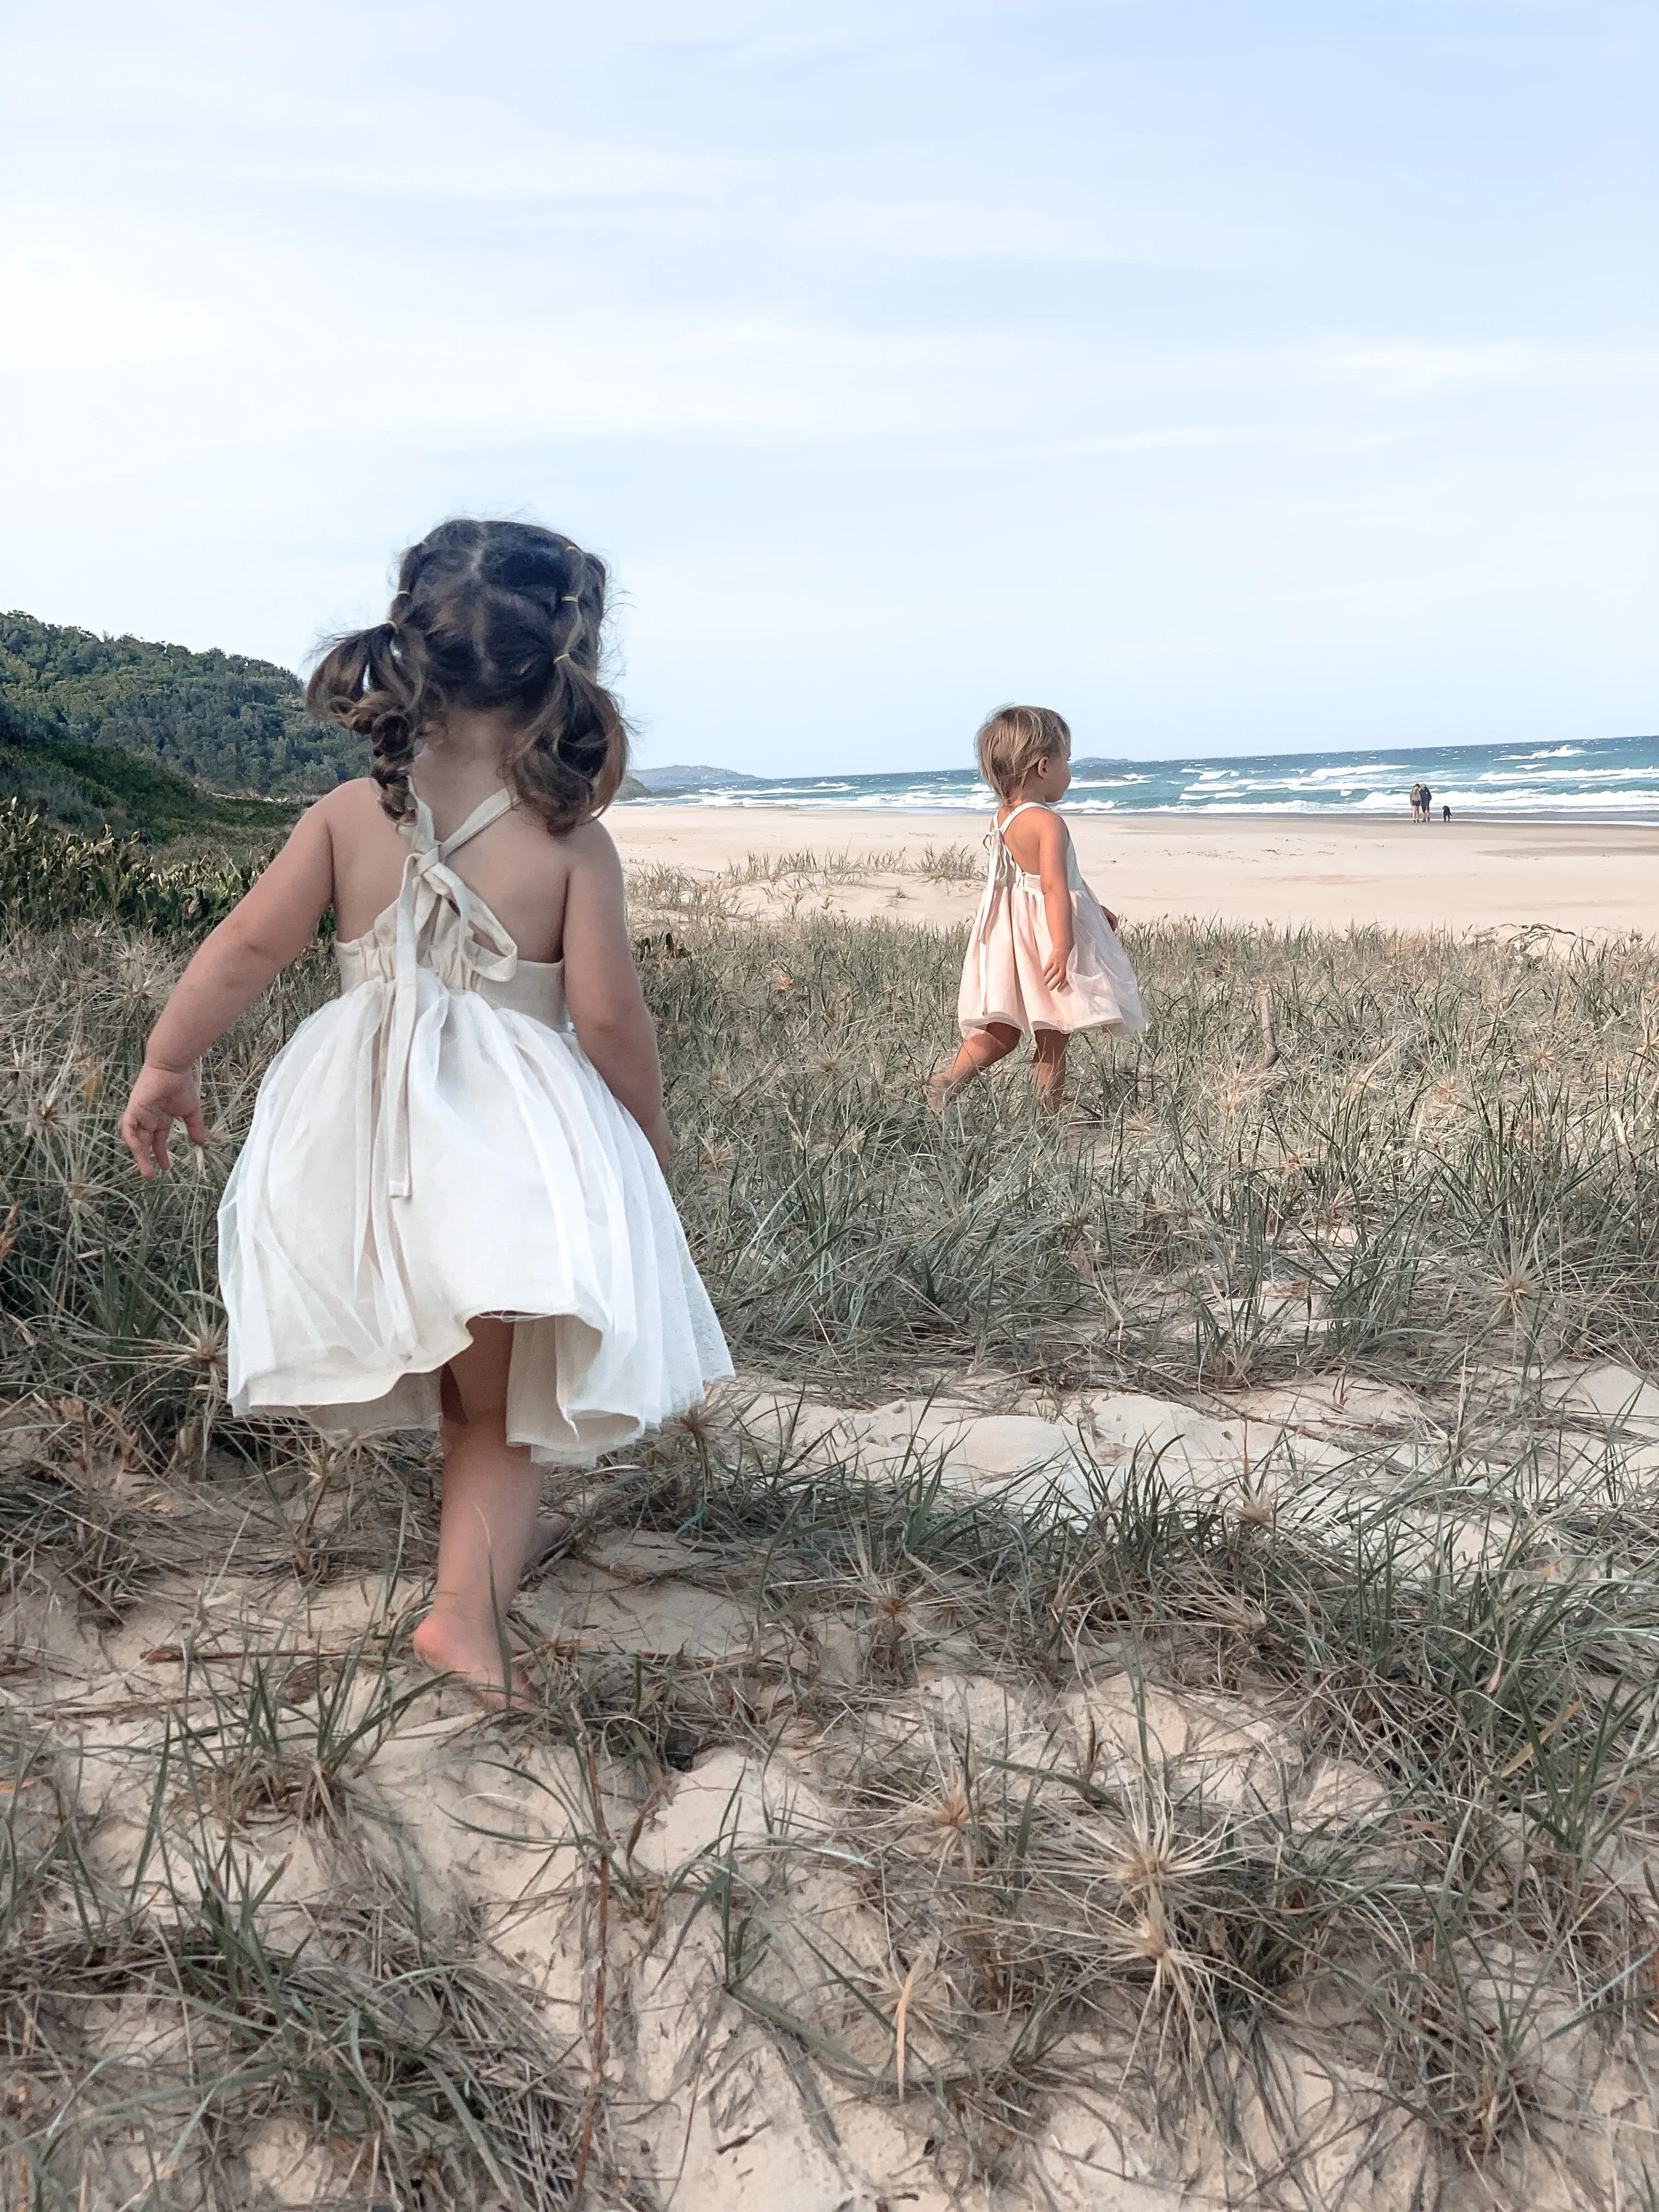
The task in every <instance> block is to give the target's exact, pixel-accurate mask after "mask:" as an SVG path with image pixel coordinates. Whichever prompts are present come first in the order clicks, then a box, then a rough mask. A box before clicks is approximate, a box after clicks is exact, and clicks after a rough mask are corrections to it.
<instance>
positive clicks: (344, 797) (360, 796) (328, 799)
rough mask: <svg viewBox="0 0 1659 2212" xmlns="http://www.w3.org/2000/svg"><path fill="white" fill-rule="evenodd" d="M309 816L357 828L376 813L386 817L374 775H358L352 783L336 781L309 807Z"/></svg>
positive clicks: (343, 826)
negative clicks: (330, 788)
mask: <svg viewBox="0 0 1659 2212" xmlns="http://www.w3.org/2000/svg"><path fill="white" fill-rule="evenodd" d="M306 812H307V817H308V818H309V817H314V818H315V819H316V820H318V821H319V822H326V823H328V825H329V827H330V828H331V829H334V828H340V829H346V828H353V829H356V828H358V827H361V826H362V825H364V824H366V823H369V822H372V821H373V820H374V817H375V816H376V815H379V816H380V818H381V819H382V820H383V821H384V820H385V818H386V815H385V810H384V809H383V808H382V806H381V805H380V785H379V784H378V783H376V782H375V781H374V777H373V776H372V775H355V776H353V777H352V779H351V781H350V782H349V783H337V784H336V785H335V787H334V788H333V790H332V791H331V792H328V793H325V796H324V797H323V798H321V799H318V800H317V801H316V803H315V805H312V806H309V807H307V810H306Z"/></svg>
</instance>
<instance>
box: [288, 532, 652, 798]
mask: <svg viewBox="0 0 1659 2212" xmlns="http://www.w3.org/2000/svg"><path fill="white" fill-rule="evenodd" d="M605 581H606V577H605V563H604V562H603V561H600V560H599V559H598V558H596V556H594V555H592V553H584V552H583V551H582V550H581V548H580V546H577V545H573V544H571V542H570V540H569V539H568V538H564V537H561V536H560V535H559V533H558V532H556V531H551V530H540V529H538V528H537V527H536V526H534V525H533V524H532V523H527V522H472V521H465V520H463V521H454V522H441V523H440V524H439V526H438V527H437V528H436V529H435V531H433V532H431V533H430V534H429V535H428V537H425V538H422V540H421V542H420V544H418V545H411V546H410V549H409V550H408V552H406V553H405V554H404V556H403V559H402V561H401V562H399V563H398V590H397V592H396V595H395V596H394V598H393V599H392V606H391V611H390V612H389V613H388V615H387V617H386V621H385V622H383V623H374V625H373V627H372V628H370V629H362V630H356V631H354V632H353V633H352V634H351V635H349V636H346V637H342V638H338V639H337V640H336V641H335V642H334V644H333V645H332V646H331V647H330V648H329V650H328V652H327V653H325V654H324V656H323V658H322V659H321V660H320V661H319V663H318V664H317V666H316V668H315V669H314V671H313V673H312V678H311V681H310V683H309V684H307V687H306V706H307V708H308V710H309V711H310V712H311V713H312V714H314V715H316V716H317V718H318V719H319V720H322V721H331V722H339V723H342V724H343V725H344V726H345V727H346V728H347V729H349V730H355V731H356V732H359V733H360V734H361V735H362V736H364V737H366V738H368V741H369V744H370V745H371V746H372V748H373V750H374V770H373V773H374V781H376V783H378V784H379V785H380V804H381V805H382V806H383V807H384V808H385V809H386V812H387V813H388V814H389V815H390V816H391V817H392V820H393V821H394V822H401V821H404V820H405V819H407V817H409V816H410V815H411V814H412V813H413V812H414V811H415V810H414V801H413V799H412V798H411V797H410V788H409V771H410V764H411V763H412V762H413V760H414V757H415V752H416V747H417V746H418V745H419V744H420V742H421V739H422V737H423V736H424V735H425V734H426V732H428V731H429V730H431V729H433V728H435V726H441V724H442V721H443V720H444V717H445V715H446V714H449V713H450V712H451V711H452V710H453V709H454V708H511V709H512V710H513V714H514V716H515V719H516V720H517V721H518V724H519V727H518V731H517V734H516V736H515V738H514V741H513V748H512V750H511V751H510V753H509V754H508V756H507V778H508V781H509V782H510V783H511V784H512V786H513V791H514V792H515V793H516V794H517V796H518V798H519V799H520V802H521V803H522V804H523V805H526V806H527V807H529V808H530V809H531V810H532V811H533V812H535V813H537V814H538V815H540V817H541V818H542V820H543V822H544V823H545V824H546V826H547V829H548V830H549V832H550V834H551V835H552V836H556V837H559V836H564V835H565V834H566V833H567V832H568V831H569V830H571V829H576V828H577V827H578V826H579V825H580V823H584V822H586V821H590V820H591V819H592V817H593V816H594V815H596V814H599V813H600V812H602V811H604V809H605V807H606V806H608V805H610V803H611V800H612V799H614V798H615V797H616V795H617V788H618V787H619V786H620V784H621V782H622V780H623V774H624V772H625V771H626V769H627V766H628V726H627V724H626V723H625V722H624V721H623V714H622V709H621V708H620V707H619V706H618V705H617V702H616V700H615V699H614V698H613V697H612V696H611V693H610V692H609V691H608V690H606V689H605V685H604V684H602V683H601V682H600V681H599V631H600V627H601V625H602V623H604V620H605Z"/></svg>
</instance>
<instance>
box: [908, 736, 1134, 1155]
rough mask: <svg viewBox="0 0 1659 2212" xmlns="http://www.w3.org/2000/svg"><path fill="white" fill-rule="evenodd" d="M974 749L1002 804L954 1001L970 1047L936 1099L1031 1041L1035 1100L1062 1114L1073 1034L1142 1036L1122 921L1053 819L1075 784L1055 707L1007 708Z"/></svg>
mask: <svg viewBox="0 0 1659 2212" xmlns="http://www.w3.org/2000/svg"><path fill="white" fill-rule="evenodd" d="M976 744H977V750H978V753H979V765H980V773H981V775H983V776H984V778H985V781H987V783H988V784H989V785H990V787H991V788H992V789H993V790H994V792H995V793H996V794H997V797H998V799H1000V801H1001V805H1000V806H999V807H998V810H997V813H996V817H995V820H994V823H993V824H992V829H991V836H990V840H989V842H990V847H991V865H990V868H989V871H988V872H987V878H986V883H985V896H984V897H983V898H982V899H981V901H980V907H979V913H978V914H977V915H976V916H975V921H974V927H973V933H972V935H971V936H970V937H969V940H968V957H967V959H966V960H965V961H964V963H963V970H962V989H961V992H960V994H958V997H957V1024H958V1025H959V1026H960V1028H961V1030H962V1035H963V1045H962V1049H961V1051H960V1052H959V1053H957V1056H956V1058H955V1060H953V1061H952V1062H951V1065H950V1066H949V1067H948V1068H946V1069H945V1070H944V1071H943V1073H940V1074H938V1075H935V1076H934V1077H933V1080H932V1082H931V1083H930V1084H929V1085H928V1096H929V1098H930V1100H931V1102H932V1103H933V1107H934V1108H935V1109H936V1110H937V1109H942V1108H943V1106H944V1104H945V1101H946V1100H947V1099H948V1098H950V1097H952V1096H953V1095H954V1094H955V1093H956V1092H957V1091H960V1090H961V1089H962V1087H963V1085H964V1084H967V1083H971V1082H972V1080H973V1079H974V1078H975V1076H976V1075H981V1074H982V1073H984V1071H985V1070H986V1069H987V1067H993V1066H995V1064H996V1063H997V1061H998V1060H1003V1059H1006V1057H1007V1055H1008V1054H1010V1053H1011V1052H1012V1050H1013V1049H1014V1047H1015V1046H1016V1045H1017V1044H1018V1042H1019V1040H1020V1038H1021V1037H1022V1036H1026V1035H1029V1036H1030V1037H1031V1039H1032V1041H1033V1059H1032V1066H1031V1075H1032V1079H1033V1081H1034V1082H1035V1083H1036V1090H1037V1096H1038V1097H1039V1098H1040V1099H1041V1100H1042V1103H1043V1104H1044V1105H1045V1106H1047V1107H1048V1108H1049V1109H1051V1110H1053V1111H1055V1112H1057V1111H1058V1110H1059V1109H1060V1107H1061V1106H1062V1105H1063V1104H1064V1103H1065V1100H1066V1046H1067V1044H1068V1043H1069V1042H1071V1038H1072V1036H1073V1032H1074V1031H1076V1030H1124V1031H1130V1030H1144V1029H1145V1028H1146V1008H1145V1006H1143V1005H1142V1004H1141V999H1140V990H1139V986H1138V985H1137V983H1136V981H1135V977H1134V970H1133V969H1132V968H1131V967H1130V965H1129V963H1128V960H1127V957H1126V955H1125V953H1124V951H1123V947H1122V946H1121V945H1120V944H1119V943H1118V940H1117V934H1116V925H1117V917H1116V915H1112V914H1109V913H1108V912H1107V911H1106V909H1105V908H1103V906H1102V905H1101V903H1100V901H1099V900H1098V899H1097V897H1096V896H1095V895H1094V893H1093V892H1092V891H1091V890H1090V889H1089V886H1088V885H1087V884H1085V882H1084V880H1083V878H1082V876H1081V875H1080V874H1079V872H1078V865H1077V854H1075V852H1074V851H1073V848H1072V839H1071V834H1070V832H1069V831H1068V830H1067V829H1066V824H1065V823H1064V822H1062V821H1061V819H1060V816H1059V815H1058V814H1057V813H1055V812H1054V808H1055V806H1056V805H1057V804H1058V803H1059V801H1060V799H1063V798H1064V796H1065V794H1066V789H1067V787H1069V785H1070V783H1071V781H1072V733H1071V732H1070V730H1069V729H1068V728H1067V727H1066V724H1065V722H1064V721H1063V720H1061V719H1060V716H1059V715H1058V714H1055V713H1054V710H1053V709H1052V708H1048V707H1004V708H1000V709H999V711H998V712H997V713H996V714H993V715H992V717H991V719H990V720H989V721H987V723H986V724H985V726H984V727H983V728H982V729H981V731H980V733H979V737H978V739H977V741H976Z"/></svg>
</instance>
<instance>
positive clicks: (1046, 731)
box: [974, 707, 1072, 799]
mask: <svg viewBox="0 0 1659 2212" xmlns="http://www.w3.org/2000/svg"><path fill="white" fill-rule="evenodd" d="M974 750H975V752H976V753H977V754H978V755H979V772H980V774H981V775H982V776H983V777H984V778H985V781H987V783H988V784H989V785H990V787H991V788H992V790H993V791H994V792H995V793H996V795H997V797H998V798H999V799H1012V797H1013V795H1014V793H1016V792H1017V791H1018V789H1019V787H1020V786H1021V784H1022V783H1024V781H1025V779H1026V777H1027V776H1028V775H1030V773H1031V770H1032V769H1034V768H1035V767H1036V764H1037V763H1038V762H1039V761H1040V760H1048V759H1051V758H1052V757H1054V755H1055V754H1056V753H1069V752H1070V751H1071V750H1072V732H1071V731H1070V730H1069V729H1068V728H1067V727H1066V721H1065V718H1064V717H1063V716H1062V715H1060V714H1055V712H1054V708H1052V707H999V708H997V710H996V712H995V714H991V715H989V716H987V719H986V720H984V721H983V722H981V725H980V729H979V735H978V736H977V737H976V738H975V739H974Z"/></svg>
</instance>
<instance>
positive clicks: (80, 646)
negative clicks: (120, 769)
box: [0, 612, 364, 811]
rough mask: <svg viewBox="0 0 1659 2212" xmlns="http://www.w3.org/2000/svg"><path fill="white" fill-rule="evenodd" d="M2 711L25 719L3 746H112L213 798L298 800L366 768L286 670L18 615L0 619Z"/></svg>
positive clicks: (353, 743) (356, 743) (352, 741)
mask: <svg viewBox="0 0 1659 2212" xmlns="http://www.w3.org/2000/svg"><path fill="white" fill-rule="evenodd" d="M0 707H4V708H11V709H12V710H13V712H14V714H16V715H17V716H19V717H21V722H20V723H18V724H15V725H14V726H13V730H14V732H15V734H11V735H8V736H7V737H6V738H5V743H6V744H7V746H8V747H9V748H10V749H21V748H23V747H27V746H28V745H31V744H48V745H50V744H53V743H56V742H59V741H62V740H64V739H69V740H72V741H75V742H77V743H79V744H82V745H83V746H91V745H95V746H99V747H106V746H107V747H112V748H114V749H116V750H120V751H122V752H125V753H131V754H136V755H137V756H139V757H141V758H143V759H148V760H151V761H156V762H159V763H161V765H162V766H163V767H165V768H168V769H173V771H174V772H175V773H176V774H178V775H180V776H182V777H185V778H193V779H195V780H197V781H200V782H202V783H204V784H207V785H210V786H211V787H213V788H215V789H216V790H218V791H227V792H260V793H275V794H281V795H292V796H302V795H305V794H307V793H319V792H324V791H329V790H331V789H332V788H333V787H334V786H335V785H336V784H337V783H339V782H342V781H344V780H345V779H346V778H347V777H349V776H353V775H361V774H362V769H363V766H364V755H363V749H362V744H361V741H360V740H359V739H357V738H354V737H352V736H351V735H350V734H349V732H346V731H344V730H341V729H338V728H337V727H335V726H333V725H332V724H329V723H324V722H316V721H313V720H312V719H311V718H310V716H309V715H307V713H306V711H305V703H304V694H303V690H302V688H301V684H300V680H299V678H297V677H296V676H295V674H294V672H293V671H292V670H291V669H288V668H280V667H278V666H276V664H275V663H274V662H271V661H269V660H253V659H249V658H248V657H247V656H246V654H243V653H219V652H211V653H192V652H190V651H188V650H187V649H186V648H185V647H183V646H180V645H165V644H157V643H154V642H151V641H149V640H147V639H143V638H136V637H99V636H96V635H94V633H93V632H92V631H91V630H85V629H75V628H73V627H72V626H69V625H65V624H60V623H43V622H38V621H36V620H35V619H34V617H33V616H31V615H27V614H23V613H21V612H13V613H10V614H4V615H0ZM30 732H32V733H33V734H32V735H31V734H29V733H30ZM46 766H47V763H42V767H43V769H45V768H46ZM13 772H15V770H14V771H13ZM60 772H61V770H60ZM66 780H68V781H70V782H71V783H72V781H73V775H72V773H71V774H70V775H69V776H68V777H67V779H66ZM7 788H10V787H7ZM54 811H56V810H55V809H54Z"/></svg>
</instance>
